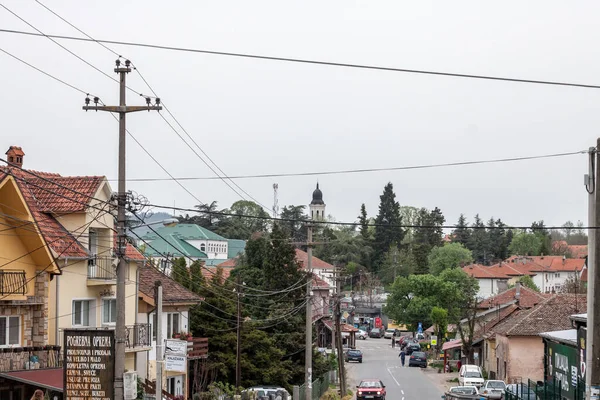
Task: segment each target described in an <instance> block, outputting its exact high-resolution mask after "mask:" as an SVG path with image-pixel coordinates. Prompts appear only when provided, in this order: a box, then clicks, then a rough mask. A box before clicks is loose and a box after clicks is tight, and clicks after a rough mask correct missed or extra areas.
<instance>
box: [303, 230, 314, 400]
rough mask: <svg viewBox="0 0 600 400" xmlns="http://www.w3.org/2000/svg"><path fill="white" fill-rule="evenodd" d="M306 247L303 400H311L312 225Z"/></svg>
mask: <svg viewBox="0 0 600 400" xmlns="http://www.w3.org/2000/svg"><path fill="white" fill-rule="evenodd" d="M307 228H308V237H307V242H308V247H307V248H306V254H307V265H306V270H307V272H308V282H307V284H306V343H305V350H304V354H305V359H304V381H305V384H306V390H305V392H304V393H305V400H312V301H311V300H312V295H311V291H312V278H313V276H312V234H313V231H312V229H313V227H312V223H311V222H309V223H308V226H307Z"/></svg>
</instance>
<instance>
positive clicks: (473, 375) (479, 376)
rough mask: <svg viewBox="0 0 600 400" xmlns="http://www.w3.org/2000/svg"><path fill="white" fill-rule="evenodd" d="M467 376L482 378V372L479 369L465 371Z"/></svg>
mask: <svg viewBox="0 0 600 400" xmlns="http://www.w3.org/2000/svg"><path fill="white" fill-rule="evenodd" d="M465 378H481V374H480V373H479V372H477V371H467V372H465Z"/></svg>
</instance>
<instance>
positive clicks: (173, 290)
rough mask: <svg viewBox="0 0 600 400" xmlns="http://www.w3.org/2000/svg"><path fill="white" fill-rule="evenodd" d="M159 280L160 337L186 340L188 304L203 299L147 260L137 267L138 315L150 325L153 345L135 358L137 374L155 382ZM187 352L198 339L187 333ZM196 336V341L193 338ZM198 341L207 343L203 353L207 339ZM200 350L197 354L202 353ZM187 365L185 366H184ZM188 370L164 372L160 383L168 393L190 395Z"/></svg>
mask: <svg viewBox="0 0 600 400" xmlns="http://www.w3.org/2000/svg"><path fill="white" fill-rule="evenodd" d="M157 281H160V282H161V286H162V288H163V289H162V292H163V308H162V323H161V326H162V337H163V338H164V339H180V338H182V340H188V337H190V335H189V331H190V326H189V311H190V308H191V307H194V306H197V305H198V304H200V302H201V301H202V298H201V297H200V296H198V295H196V294H195V293H193V292H190V291H189V290H187V289H186V288H184V287H183V286H181V285H180V284H179V283H177V282H175V281H174V280H173V279H171V278H169V277H168V276H166V275H165V274H163V273H162V272H161V271H159V270H158V269H157V268H155V267H154V266H152V265H150V264H148V265H146V266H144V267H142V268H140V270H139V282H140V286H139V294H138V302H139V305H138V319H139V320H140V321H144V322H145V323H147V324H149V325H150V327H151V329H150V331H151V343H152V349H151V351H150V352H149V353H148V357H146V358H138V360H137V363H136V370H137V371H138V374H140V373H141V372H143V375H144V377H145V379H147V380H148V381H154V382H156V337H157V326H158V324H157V319H156V318H157V315H156V310H155V308H156V304H155V292H156V289H155V288H156V286H155V284H156V282H157ZM190 340H191V341H190V346H189V350H190V352H191V351H193V350H199V349H194V348H193V345H194V343H197V342H199V341H198V340H196V339H192V338H191V337H190ZM194 340H195V342H194ZM200 342H202V343H204V344H206V346H201V347H203V349H204V350H205V351H204V353H203V354H204V355H206V354H207V346H208V340H207V339H203V340H201V341H200ZM201 355H202V354H196V355H195V356H194V357H196V356H201ZM186 367H187V366H186ZM189 376H190V375H189V373H188V368H185V370H184V371H170V370H166V371H164V372H163V379H164V381H163V383H162V387H163V390H165V391H166V392H167V393H170V394H172V395H175V396H185V398H189V396H188V393H189V386H190V385H189V383H190V379H189Z"/></svg>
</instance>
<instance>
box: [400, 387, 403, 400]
mask: <svg viewBox="0 0 600 400" xmlns="http://www.w3.org/2000/svg"><path fill="white" fill-rule="evenodd" d="M400 391H401V392H402V396H404V390H402V389H400ZM403 398H404V397H403Z"/></svg>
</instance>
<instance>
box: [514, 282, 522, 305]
mask: <svg viewBox="0 0 600 400" xmlns="http://www.w3.org/2000/svg"><path fill="white" fill-rule="evenodd" d="M520 299H521V282H517V283H515V300H517V301H519V300H520Z"/></svg>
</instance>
